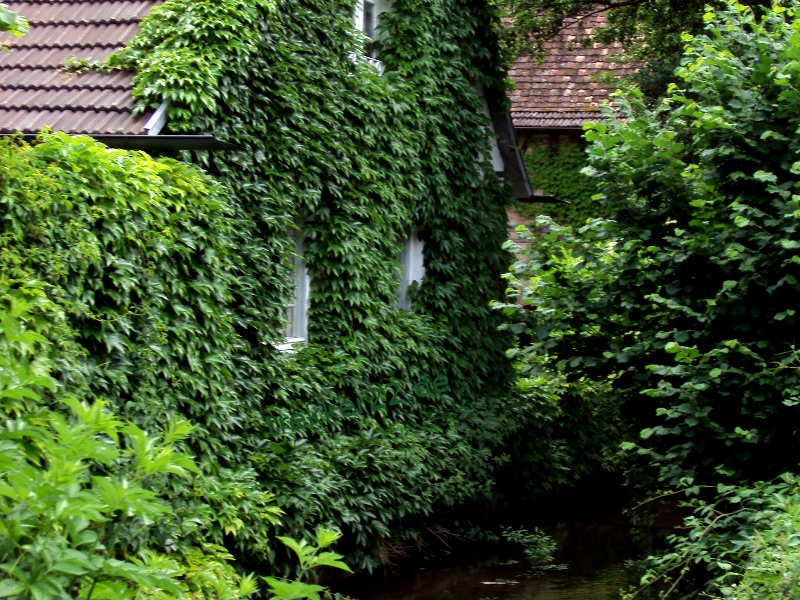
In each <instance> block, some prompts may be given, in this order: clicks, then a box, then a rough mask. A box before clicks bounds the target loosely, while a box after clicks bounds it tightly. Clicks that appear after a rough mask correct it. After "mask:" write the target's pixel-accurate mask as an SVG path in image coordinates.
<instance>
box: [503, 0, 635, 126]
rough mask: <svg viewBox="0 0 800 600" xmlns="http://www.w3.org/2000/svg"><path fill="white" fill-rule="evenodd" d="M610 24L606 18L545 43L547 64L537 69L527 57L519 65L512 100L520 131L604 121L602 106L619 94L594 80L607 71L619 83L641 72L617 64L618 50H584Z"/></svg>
mask: <svg viewBox="0 0 800 600" xmlns="http://www.w3.org/2000/svg"><path fill="white" fill-rule="evenodd" d="M604 22H605V18H604V16H603V15H602V14H598V15H592V16H589V17H586V18H584V19H580V20H574V21H573V22H572V23H571V24H570V25H568V26H567V27H565V28H564V29H563V30H562V31H561V33H559V34H558V35H556V36H555V37H553V38H552V39H550V40H548V41H547V42H545V60H544V62H542V63H541V64H536V60H535V59H534V58H533V57H530V56H526V55H523V56H520V57H519V58H518V59H517V60H516V61H515V62H514V65H513V66H512V68H511V69H510V70H509V76H510V77H511V79H512V80H513V81H514V83H515V84H516V88H515V89H514V90H512V91H511V92H510V94H509V96H510V97H511V116H512V118H513V120H514V127H516V128H528V127H536V128H562V127H581V126H582V125H583V124H584V123H585V122H586V121H591V120H594V119H596V118H597V117H598V109H599V106H600V104H601V103H602V102H603V101H604V100H606V99H607V98H608V95H609V93H610V92H612V91H613V89H612V88H609V87H608V86H605V85H603V84H601V83H600V82H598V81H595V80H593V77H594V76H596V75H599V74H601V73H604V72H606V71H610V72H612V73H614V75H616V76H618V77H619V76H623V75H629V74H631V73H632V72H633V71H634V70H635V66H634V65H631V64H630V63H620V62H615V61H614V60H613V59H614V57H615V56H619V53H620V48H619V47H618V46H612V47H603V46H599V45H597V44H594V45H592V46H590V47H588V48H584V47H583V46H582V44H581V41H582V40H583V39H585V38H586V37H587V36H589V35H591V34H592V32H593V31H594V30H595V29H597V28H598V27H602V26H603V24H604Z"/></svg>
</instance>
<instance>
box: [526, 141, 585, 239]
mask: <svg viewBox="0 0 800 600" xmlns="http://www.w3.org/2000/svg"><path fill="white" fill-rule="evenodd" d="M524 157H525V166H526V167H527V169H528V174H529V176H530V180H531V188H532V189H533V190H535V191H537V192H539V193H541V194H545V195H548V196H555V197H556V198H558V199H559V200H564V201H566V202H568V203H569V204H560V203H559V204H550V203H548V204H542V203H532V204H520V205H519V207H518V210H519V213H520V214H521V215H522V216H524V217H527V218H530V219H533V218H535V217H536V216H537V215H547V216H549V217H550V218H551V219H553V220H554V221H555V222H556V223H558V224H559V225H570V226H573V227H580V226H581V225H583V224H584V223H586V220H587V219H593V218H597V217H599V216H601V215H600V214H599V212H598V211H599V210H600V209H599V204H598V203H596V202H592V196H593V195H594V194H596V193H597V185H596V183H595V181H594V180H592V179H590V178H589V177H587V176H585V175H583V174H582V173H581V169H583V168H584V167H585V166H586V164H587V160H586V150H585V148H584V143H583V142H582V141H580V142H578V141H569V142H564V143H561V144H558V145H554V146H538V145H532V146H530V147H529V148H528V149H527V150H526V152H525V155H524Z"/></svg>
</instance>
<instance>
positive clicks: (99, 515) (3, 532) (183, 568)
mask: <svg viewBox="0 0 800 600" xmlns="http://www.w3.org/2000/svg"><path fill="white" fill-rule="evenodd" d="M61 319H63V315H62V314H61V313H60V311H59V310H58V308H57V307H56V306H55V305H54V304H53V303H52V302H51V301H50V300H49V299H48V298H47V297H46V295H45V294H44V292H43V290H42V286H41V285H37V284H36V282H25V283H20V282H9V281H7V280H0V414H2V417H3V425H2V427H0V449H1V451H0V517H2V518H0V571H2V572H3V578H2V581H0V597H3V598H11V599H19V600H23V599H24V600H44V599H52V598H86V599H87V600H88V599H91V598H94V599H96V600H99V599H102V598H145V597H146V598H163V599H166V598H183V597H208V596H207V595H206V594H207V593H209V592H211V591H213V593H214V597H215V598H225V599H230V600H233V599H235V598H243V597H246V596H249V595H250V594H251V593H252V592H254V591H255V589H256V588H255V585H254V580H253V579H252V578H250V577H249V576H245V577H241V576H240V575H239V574H237V573H236V572H235V571H234V570H233V568H232V567H231V565H230V564H229V561H230V559H231V558H232V557H231V556H230V555H228V554H227V553H225V552H224V550H223V549H221V548H214V547H212V546H210V545H203V546H201V547H194V548H187V547H185V546H182V548H181V550H182V552H181V553H177V554H175V555H174V556H167V555H166V554H164V553H161V552H159V550H158V548H154V547H153V546H152V545H151V544H143V545H138V544H136V543H135V540H133V539H131V538H130V537H129V536H126V535H125V531H126V530H127V529H128V528H130V527H135V528H137V529H139V530H144V531H147V530H152V529H154V528H155V526H156V523H157V522H158V521H159V520H163V519H165V518H167V517H168V516H169V515H170V513H171V511H172V507H171V506H170V504H169V503H168V502H167V501H166V500H164V499H163V498H159V497H158V494H157V493H156V492H154V491H153V489H152V488H153V487H154V484H155V483H156V482H158V481H161V482H169V481H170V480H176V479H178V480H180V479H182V480H186V479H188V478H190V477H191V476H192V474H194V473H196V472H197V467H196V465H195V463H194V461H192V460H191V458H189V457H188V456H187V455H186V454H184V453H183V452H181V451H180V450H179V445H180V444H181V443H182V441H183V440H185V439H186V437H187V436H188V435H189V434H190V432H191V426H190V425H189V424H188V423H187V422H186V421H185V420H181V419H178V418H173V419H171V420H170V422H169V424H168V426H167V427H166V429H165V430H164V431H163V433H162V434H161V435H160V436H150V435H148V434H146V433H145V432H144V431H143V430H142V429H141V428H139V427H138V426H136V425H134V424H133V423H130V422H127V423H126V422H124V421H121V420H119V419H118V418H116V417H115V416H114V415H113V414H112V413H111V412H110V411H108V409H107V405H106V403H105V402H104V401H102V400H96V401H94V402H92V403H88V402H87V401H84V400H79V399H78V398H76V397H74V396H69V395H67V394H65V393H64V390H63V389H62V388H60V386H59V385H58V383H57V382H56V380H54V379H53V378H52V377H51V376H50V369H51V368H52V361H51V360H50V358H49V356H48V355H49V353H50V344H49V341H48V338H47V337H46V335H45V334H48V333H51V332H52V329H51V327H50V326H49V325H50V323H51V322H55V323H56V324H57V322H58V321H59V320H61ZM45 396H50V398H49V399H47V398H45ZM158 487H159V486H157V485H156V488H158ZM184 552H185V553H184Z"/></svg>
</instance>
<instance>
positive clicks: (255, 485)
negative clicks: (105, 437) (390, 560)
mask: <svg viewBox="0 0 800 600" xmlns="http://www.w3.org/2000/svg"><path fill="white" fill-rule="evenodd" d="M352 4H353V3H352V2H349V1H348V2H343V1H332V0H325V1H322V0H308V1H295V0H292V1H288V0H287V1H286V2H278V3H275V4H272V3H267V2H264V1H261V0H249V1H247V2H233V1H224V2H218V1H215V2H210V1H200V2H198V1H188V0H172V1H170V2H167V3H165V4H164V5H162V6H160V7H158V8H156V9H155V10H154V11H153V13H152V15H151V16H150V17H149V18H148V19H147V20H146V21H145V23H144V25H143V28H142V33H141V35H140V36H139V37H138V38H136V40H134V42H133V43H132V44H131V46H130V48H129V50H128V51H127V52H126V53H125V54H124V55H123V56H121V57H117V58H116V60H117V62H118V63H122V64H125V65H127V66H129V67H135V68H137V69H138V74H137V77H136V90H135V94H136V96H137V97H138V98H139V100H140V102H141V103H142V105H143V106H144V105H153V104H156V103H159V102H161V101H162V100H163V99H169V100H171V102H172V105H171V109H170V115H169V132H171V133H182V132H192V133H213V134H215V135H217V136H219V137H221V138H223V139H226V140H229V141H232V142H235V143H237V144H239V145H241V146H242V147H243V150H241V151H236V152H229V153H215V154H209V153H203V152H198V153H192V154H190V153H184V154H183V155H182V158H183V159H185V160H189V161H192V162H194V163H196V164H197V165H200V166H201V167H203V168H204V169H205V170H207V171H208V172H209V173H211V174H212V175H213V176H214V177H215V178H216V179H217V180H218V181H219V182H221V185H222V186H223V188H220V189H217V188H216V187H213V189H214V191H213V193H211V194H210V195H209V196H208V207H207V208H208V211H214V215H216V216H214V217H213V219H212V220H210V221H209V220H208V219H211V216H210V213H208V212H207V211H206V208H204V204H203V202H198V200H197V198H198V197H199V198H203V197H204V196H206V194H207V193H208V192H206V191H203V190H193V191H192V192H191V193H189V192H187V191H186V190H183V189H182V188H180V187H177V188H176V187H174V186H173V187H170V188H169V189H170V190H171V192H170V193H171V194H172V193H173V192H174V194H175V198H174V205H170V207H169V208H168V209H166V208H165V209H163V210H166V213H165V216H163V218H162V217H161V216H160V217H159V218H158V219H156V220H152V219H150V218H149V217H148V215H149V214H150V213H151V212H152V211H153V210H156V209H155V208H152V207H151V206H150V204H149V202H150V201H149V200H148V195H147V193H144V192H143V193H142V194H141V196H139V195H136V196H134V198H133V199H132V200H130V202H131V205H130V206H128V207H125V208H124V210H123V209H122V208H120V209H119V210H118V211H117V212H114V213H108V214H107V213H105V212H103V211H102V210H99V209H98V208H97V205H98V204H99V205H100V206H106V205H108V206H110V207H114V206H116V204H115V201H114V200H113V198H114V192H113V191H111V190H113V189H114V188H113V186H112V188H111V190H109V189H108V188H105V187H103V186H102V185H100V186H95V185H94V184H93V183H92V182H93V179H92V177H90V176H89V175H90V174H89V173H86V172H78V171H73V170H72V169H71V167H69V165H62V167H61V168H62V170H63V173H60V174H59V175H58V178H59V180H60V181H61V180H63V181H62V182H61V183H59V184H58V186H57V192H54V193H55V195H56V197H57V198H58V200H57V202H58V203H59V206H61V208H60V209H59V211H60V212H59V213H58V214H51V213H50V208H48V204H47V201H43V202H44V204H43V206H41V207H40V206H39V205H38V203H37V202H38V201H34V200H33V199H31V198H28V197H25V193H24V192H23V191H21V190H19V189H16V190H15V191H14V193H13V194H12V195H11V197H13V198H14V200H13V202H12V204H13V203H16V202H18V201H19V199H20V198H24V199H25V201H26V202H28V203H30V206H28V205H26V208H25V210H24V211H23V212H22V213H20V214H19V215H17V216H15V217H14V219H12V220H11V221H10V222H7V224H6V226H7V227H16V228H17V229H18V230H19V231H20V232H23V233H21V235H22V236H23V237H24V238H25V244H27V246H28V247H30V248H34V249H35V250H34V252H35V253H38V255H39V256H41V257H43V258H42V260H38V259H37V260H34V259H33V258H32V257H33V256H34V255H31V258H30V260H29V259H28V258H27V257H26V258H24V259H20V260H21V261H22V262H23V263H24V268H25V269H28V270H30V271H31V272H35V273H34V274H35V275H37V276H38V277H40V278H42V279H46V280H48V281H49V282H50V283H51V284H52V285H54V286H56V287H57V289H58V290H59V294H60V296H59V299H60V301H61V302H63V304H64V305H65V307H66V310H67V312H68V314H69V315H70V316H71V318H72V319H73V321H74V323H75V325H76V327H77V328H78V329H79V336H78V337H79V340H80V342H81V343H83V344H84V345H85V346H86V347H87V348H88V349H89V352H90V356H89V357H88V358H87V359H86V364H85V366H86V367H87V368H88V371H89V375H87V377H88V381H87V382H86V385H88V386H90V387H91V388H92V390H93V391H94V392H96V393H100V394H103V395H106V396H107V397H108V398H109V399H110V400H111V402H112V404H113V405H114V406H115V408H116V409H117V410H119V411H121V412H122V413H123V414H124V415H125V416H126V417H131V418H134V419H135V420H137V422H139V423H140V424H143V425H144V426H148V424H149V425H152V426H153V427H155V426H156V425H159V424H162V423H163V422H165V421H166V419H167V418H168V416H169V415H170V414H173V413H180V414H183V415H185V416H187V417H189V418H190V419H191V420H192V421H194V422H195V423H196V425H197V428H196V430H195V434H194V435H193V438H192V442H191V443H192V448H193V451H194V452H195V454H196V455H197V459H198V464H199V465H200V467H201V471H202V479H201V480H199V481H198V483H197V484H196V486H195V487H194V488H192V489H191V490H190V489H178V490H171V491H170V492H169V493H171V494H172V495H173V496H174V497H176V498H178V499H181V498H182V499H183V500H182V501H183V502H185V503H186V506H187V507H188V506H190V505H191V502H192V500H191V498H192V494H194V493H202V494H204V496H206V498H207V499H209V498H210V503H211V504H212V505H213V506H214V507H215V510H216V514H217V520H216V524H217V527H216V529H213V530H212V531H209V532H208V533H207V535H208V536H209V537H210V538H211V539H213V541H216V542H224V543H225V544H226V545H227V546H228V547H229V548H232V549H234V550H236V551H237V553H238V554H239V555H240V556H241V557H246V560H245V563H247V562H248V561H249V562H250V563H253V564H257V563H259V562H261V561H265V560H268V561H272V562H274V561H280V560H281V556H280V555H277V556H276V555H275V554H270V553H269V552H268V550H267V548H266V539H267V535H268V534H271V533H273V530H272V529H271V528H270V527H269V523H268V522H267V520H266V519H262V518H261V516H260V515H261V512H260V511H263V510H264V506H265V504H264V498H265V497H264V493H266V492H272V493H274V494H275V495H276V501H277V502H278V504H279V505H281V506H282V507H283V508H284V509H285V510H286V516H285V518H284V519H283V525H282V527H281V529H280V531H281V532H284V533H289V534H291V535H295V536H301V535H302V534H303V532H304V531H306V530H308V529H310V528H311V526H312V525H313V524H315V523H317V522H325V523H327V524H330V525H333V526H336V527H338V528H340V529H341V530H342V531H343V533H344V534H345V538H344V541H345V543H349V546H347V547H344V548H343V549H344V550H347V549H348V548H349V550H350V556H349V560H350V561H351V562H352V564H353V565H354V566H366V567H369V566H371V565H374V564H375V562H376V549H377V546H378V543H379V541H380V539H382V538H385V537H388V536H394V537H399V538H404V537H405V538H408V537H413V536H414V535H415V533H416V531H418V529H419V528H421V527H422V525H424V523H425V520H426V519H428V518H431V517H429V515H432V514H433V513H434V512H435V513H436V514H437V517H436V518H437V519H441V518H443V516H442V515H443V514H444V513H446V512H448V511H449V510H451V509H450V507H456V506H458V505H461V504H463V503H464V502H466V501H468V500H474V499H476V498H482V497H486V496H487V495H488V494H489V493H490V491H491V486H492V479H493V476H494V472H495V470H496V469H497V467H498V465H499V464H500V463H501V462H502V459H501V456H502V444H503V442H504V440H505V439H506V438H507V437H508V436H509V435H510V434H511V433H512V432H513V431H514V428H515V427H517V426H518V425H517V423H516V421H515V419H513V415H511V414H510V413H509V411H508V410H507V405H506V402H505V401H504V400H503V399H502V398H503V394H504V393H505V392H506V391H507V389H508V383H509V381H510V379H511V370H510V367H509V364H508V362H507V359H506V358H505V355H504V350H505V348H506V346H507V338H506V334H505V333H503V332H498V331H497V326H498V325H499V324H500V322H501V315H500V313H498V312H497V311H493V310H492V309H490V307H489V302H490V300H491V299H493V298H500V297H502V294H503V291H504V287H505V286H504V283H503V281H502V279H501V277H500V275H501V273H503V272H504V271H505V270H506V267H507V263H508V262H509V260H510V255H509V254H507V253H505V251H503V250H501V246H502V242H503V240H504V239H505V235H506V217H505V212H504V205H505V203H506V198H507V195H506V190H505V188H504V185H503V183H502V182H501V181H500V180H499V179H498V177H497V176H496V175H495V174H494V172H493V170H492V167H491V165H490V163H489V162H488V160H484V161H483V162H482V163H481V165H480V167H481V168H480V169H478V168H476V167H477V164H476V157H478V156H481V155H482V156H485V157H488V156H490V155H491V152H490V151H489V140H488V137H487V133H486V128H485V127H486V125H487V124H488V123H487V118H486V116H485V113H484V111H483V103H482V100H481V97H480V94H479V93H478V91H477V89H478V88H479V87H480V88H482V89H483V91H484V93H485V94H486V96H487V97H488V98H489V100H490V101H492V102H498V103H502V102H504V101H505V100H504V96H503V90H504V87H503V85H504V84H503V76H504V71H503V69H502V68H501V65H500V64H499V60H498V59H497V52H496V37H495V33H494V32H495V29H494V25H496V23H497V18H498V16H497V14H496V12H495V10H494V8H491V7H487V6H485V5H484V3H483V2H477V1H475V2H458V1H455V0H427V1H424V2H419V1H412V0H396V1H395V2H394V11H393V13H392V14H391V15H390V16H389V17H388V18H387V19H386V21H385V25H384V27H385V31H386V39H385V42H384V43H383V44H382V48H381V50H380V51H381V58H382V60H383V61H384V63H385V64H386V67H387V74H386V75H385V76H383V77H379V76H378V75H377V73H376V72H375V71H374V70H373V69H372V67H370V66H368V65H366V64H364V63H359V64H355V63H354V62H353V61H352V60H351V59H350V58H349V57H348V52H349V51H353V50H355V49H356V48H357V47H358V45H359V44H360V41H359V40H357V39H356V38H355V37H354V32H353V31H352V29H351V13H352V8H353V7H352ZM92 152H95V151H94V150H92ZM52 160H54V161H55V160H57V157H55V156H54V157H52ZM42 168H46V166H43V167H42ZM175 168H177V167H175ZM160 176H161V175H160V174H158V173H153V174H149V173H144V174H143V177H153V178H158V177H160ZM98 177H99V179H98V180H99V181H108V180H107V177H106V176H105V175H103V174H98ZM104 178H105V179H104ZM113 185H116V186H118V185H125V184H119V183H113ZM159 185H161V183H160V182H159ZM206 185H209V186H211V185H212V184H210V183H208V184H206ZM216 185H217V184H213V186H216ZM15 194H16V195H15ZM20 194H21V196H20ZM190 196H191V197H193V198H194V199H193V200H192V202H191V207H192V210H191V211H189V210H187V209H185V208H184V207H183V204H182V200H181V199H182V198H184V197H186V198H188V197H190ZM223 197H224V198H225V200H224V202H221V200H220V199H221V198H223ZM220 202H221V203H220ZM187 206H188V205H187ZM103 210H106V209H103ZM159 210H161V209H159ZM159 214H160V213H159ZM167 217H168V218H167ZM45 219H49V220H50V222H51V224H49V225H47V226H45V224H44V223H45V221H44V220H45ZM164 219H166V220H164ZM293 223H302V231H303V233H304V236H305V251H306V258H307V261H308V265H309V268H310V270H311V273H312V278H313V283H312V292H311V309H310V315H309V332H310V340H311V342H312V343H311V344H309V345H308V346H307V347H306V348H305V349H303V350H301V351H299V352H297V353H295V354H289V355H287V354H280V353H279V352H277V351H276V350H275V349H274V348H273V345H272V344H273V343H276V342H279V341H281V336H282V331H283V324H282V322H281V315H282V314H283V307H284V306H285V303H286V302H287V300H288V297H289V294H290V286H291V281H292V273H291V272H290V271H289V269H288V268H287V267H286V266H285V265H286V258H287V257H288V255H289V253H290V251H291V244H290V238H289V236H288V235H287V228H288V227H291V226H292V224H293ZM411 227H414V228H416V229H418V230H419V232H420V237H421V238H422V239H423V240H424V241H425V262H426V265H425V266H426V276H425V280H424V282H423V284H422V286H421V287H420V288H419V290H417V292H416V293H415V295H414V305H413V306H414V310H413V311H407V310H399V309H397V308H396V306H395V304H396V297H397V292H398V288H399V275H400V274H399V263H398V259H397V257H398V254H399V252H400V250H401V247H402V243H403V240H404V238H405V236H406V234H407V231H408V229H409V228H411ZM43 230H46V231H48V232H49V233H48V234H47V235H44V236H41V235H40V232H41V231H43ZM9 243H10V244H12V245H13V244H16V243H18V242H17V241H13V242H9ZM165 248H167V250H165ZM81 252H87V253H89V254H88V256H89V257H90V258H85V257H82V255H81ZM75 253H78V258H77V259H75V260H72V259H71V258H70V260H69V261H65V257H66V256H72V255H73V254H75ZM59 261H60V262H59ZM81 261H83V262H81ZM46 265H47V266H46ZM49 265H55V266H58V265H62V267H63V268H61V270H59V269H58V268H50V266H49ZM437 377H443V378H444V380H445V381H446V382H447V386H446V387H445V389H439V390H436V391H432V392H430V393H427V394H424V395H420V394H417V393H415V386H416V384H417V383H419V382H423V381H432V380H434V379H435V378H437ZM392 382H394V383H395V385H397V386H399V387H400V388H401V392H400V393H399V394H398V396H399V397H401V398H402V403H401V405H400V407H399V408H397V407H389V408H387V409H386V410H383V411H379V412H378V413H368V414H363V413H359V414H355V415H354V414H352V413H351V412H349V411H347V410H343V407H347V404H346V403H347V402H353V403H356V404H357V402H358V400H359V399H360V398H363V397H364V396H365V395H367V394H368V393H369V391H368V386H370V385H375V384H387V383H392ZM331 407H332V408H331ZM321 410H325V411H327V412H328V413H329V414H328V416H327V417H326V420H325V422H324V423H319V422H314V420H313V419H310V418H306V417H303V415H307V414H309V411H311V412H314V411H321ZM292 417H295V419H294V421H293V422H292V421H291V418H292ZM287 419H289V422H290V423H292V427H291V428H288V427H287V428H284V430H282V431H280V432H278V431H276V430H275V429H274V427H271V425H272V424H274V423H275V422H277V421H280V422H286V420H287ZM290 429H291V430H290ZM178 505H180V502H178ZM187 510H188V509H187ZM164 536H165V538H168V537H169V531H165V532H164Z"/></svg>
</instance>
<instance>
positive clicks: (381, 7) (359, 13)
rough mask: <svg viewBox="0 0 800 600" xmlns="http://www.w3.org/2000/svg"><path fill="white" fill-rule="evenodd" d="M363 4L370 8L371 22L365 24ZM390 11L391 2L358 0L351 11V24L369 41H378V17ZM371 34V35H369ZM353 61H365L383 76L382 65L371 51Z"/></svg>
mask: <svg viewBox="0 0 800 600" xmlns="http://www.w3.org/2000/svg"><path fill="white" fill-rule="evenodd" d="M365 4H369V5H371V6H372V22H371V23H367V22H366V15H367V11H366V10H364V8H365ZM391 9H392V0H358V2H356V5H355V9H354V11H353V24H354V25H355V28H356V30H357V31H358V32H359V33H360V34H361V35H363V36H364V37H366V38H367V39H369V40H372V41H374V40H377V39H380V37H381V36H380V33H379V32H378V30H377V28H378V23H380V16H381V15H382V14H383V13H385V12H389V11H390V10H391ZM370 34H371V35H370ZM352 58H353V60H354V61H357V60H358V59H361V60H366V61H367V62H368V63H369V64H371V65H372V66H373V67H375V68H376V69H377V70H378V73H380V74H381V75H382V74H383V63H382V62H381V61H380V60H378V59H377V58H375V57H374V56H373V53H372V50H370V51H369V52H367V53H361V56H355V57H352Z"/></svg>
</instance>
